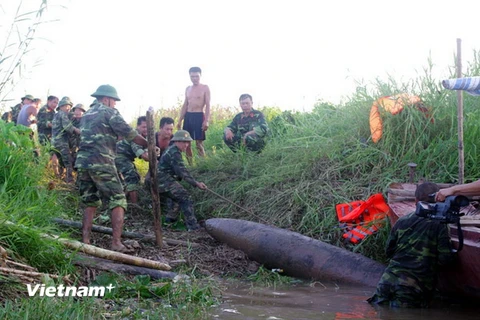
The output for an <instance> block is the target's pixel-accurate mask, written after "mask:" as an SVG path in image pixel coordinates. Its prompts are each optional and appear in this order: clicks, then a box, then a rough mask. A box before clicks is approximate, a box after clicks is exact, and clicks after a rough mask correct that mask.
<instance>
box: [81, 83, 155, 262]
mask: <svg viewBox="0 0 480 320" xmlns="http://www.w3.org/2000/svg"><path fill="white" fill-rule="evenodd" d="M92 97H95V98H96V99H97V103H96V104H94V105H93V106H91V107H90V109H89V110H88V111H87V112H85V114H84V115H83V117H82V120H81V122H80V128H81V136H80V148H79V150H78V155H77V161H76V163H75V167H76V168H77V169H78V179H77V182H78V188H79V191H80V196H81V201H82V203H83V204H84V205H85V206H86V208H85V211H84V213H83V226H82V241H83V242H84V243H86V244H89V243H90V233H91V230H92V223H93V218H94V215H95V212H96V209H97V207H98V206H99V205H100V204H101V199H106V200H108V208H109V209H111V210H112V213H111V220H112V229H113V236H112V247H111V249H112V250H115V251H119V252H124V253H131V252H132V250H131V249H130V248H127V247H126V246H125V245H124V244H123V243H122V242H121V235H122V230H123V216H124V214H125V210H126V209H127V199H126V198H125V194H124V193H123V188H122V184H121V182H120V178H119V177H118V174H117V169H116V167H115V156H116V142H117V138H118V137H119V136H121V137H123V138H125V139H126V140H127V141H134V142H135V143H137V144H139V145H141V146H142V147H145V148H146V147H147V140H145V138H143V137H142V136H140V135H138V134H137V132H136V131H135V130H134V129H132V128H131V127H130V126H129V125H128V124H127V123H126V122H125V120H124V119H123V117H122V115H121V114H120V113H119V112H118V110H117V109H115V105H116V102H117V101H120V98H119V97H118V94H117V90H115V88H114V87H112V86H110V85H101V86H100V87H98V89H97V91H95V92H94V93H93V94H92Z"/></svg>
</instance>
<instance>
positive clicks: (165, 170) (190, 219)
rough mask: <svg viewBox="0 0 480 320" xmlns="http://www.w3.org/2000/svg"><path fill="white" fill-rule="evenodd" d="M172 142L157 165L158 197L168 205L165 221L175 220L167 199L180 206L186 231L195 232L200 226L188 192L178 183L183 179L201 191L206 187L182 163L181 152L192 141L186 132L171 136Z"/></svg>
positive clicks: (171, 204)
mask: <svg viewBox="0 0 480 320" xmlns="http://www.w3.org/2000/svg"><path fill="white" fill-rule="evenodd" d="M172 141H173V142H174V144H173V145H172V146H170V147H169V148H168V149H167V150H166V151H165V153H164V154H163V155H162V157H161V158H160V162H159V164H158V177H157V179H158V189H159V192H160V197H161V199H162V202H163V203H168V204H169V205H168V209H167V215H166V218H167V219H168V220H167V221H169V222H174V221H176V220H177V216H176V213H174V211H173V202H171V201H170V202H167V199H172V200H173V201H174V202H177V203H178V204H179V205H180V209H181V210H182V211H183V216H184V218H185V224H186V226H187V229H188V230H197V229H198V228H200V226H199V225H198V223H197V219H196V217H195V212H194V210H193V201H192V199H191V197H190V194H189V193H188V191H187V190H185V188H184V187H183V186H182V185H181V184H180V183H179V182H178V181H180V180H182V179H183V180H185V182H187V183H188V184H190V185H192V186H194V187H197V188H200V189H202V190H206V189H207V186H206V185H205V184H204V183H203V182H198V181H196V180H195V179H194V178H193V177H192V176H191V175H190V173H189V172H188V170H187V168H186V167H185V164H184V163H183V159H182V152H185V150H186V149H187V147H188V145H189V144H190V142H191V141H192V138H191V137H190V134H189V133H188V131H185V130H178V131H177V132H175V134H174V135H173V138H172Z"/></svg>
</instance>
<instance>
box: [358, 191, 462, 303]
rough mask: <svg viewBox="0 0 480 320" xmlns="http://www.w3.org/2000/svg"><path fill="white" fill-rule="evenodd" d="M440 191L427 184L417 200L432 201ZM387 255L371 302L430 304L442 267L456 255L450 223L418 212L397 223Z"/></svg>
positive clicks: (391, 234) (370, 299) (369, 300)
mask: <svg viewBox="0 0 480 320" xmlns="http://www.w3.org/2000/svg"><path fill="white" fill-rule="evenodd" d="M438 190H439V188H438V186H437V185H436V184H434V183H423V184H421V185H419V186H418V187H417V190H416V192H415V198H416V201H428V199H429V197H428V195H429V194H432V193H435V192H437V191H438ZM386 254H387V257H388V258H389V259H390V262H389V264H388V266H387V268H386V269H385V271H384V273H383V275H382V278H381V279H380V281H379V283H378V285H377V290H376V291H375V294H374V295H373V297H371V298H369V299H368V300H367V301H368V302H370V303H373V304H379V305H390V306H391V307H410V308H416V307H417V308H418V307H427V306H428V305H429V303H430V301H431V299H432V297H433V290H434V289H435V281H436V278H437V270H438V268H439V267H440V266H444V265H447V264H449V263H451V262H452V261H453V260H454V258H455V253H454V251H453V249H452V244H451V241H450V236H449V230H448V226H447V224H445V223H440V222H439V221H437V220H432V219H428V218H423V217H419V216H417V215H416V214H415V212H412V213H410V214H409V215H406V216H404V217H401V218H400V219H398V221H397V222H396V223H395V225H394V226H393V228H392V231H391V233H390V236H389V238H388V240H387V247H386Z"/></svg>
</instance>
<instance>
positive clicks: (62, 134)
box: [2, 94, 86, 183]
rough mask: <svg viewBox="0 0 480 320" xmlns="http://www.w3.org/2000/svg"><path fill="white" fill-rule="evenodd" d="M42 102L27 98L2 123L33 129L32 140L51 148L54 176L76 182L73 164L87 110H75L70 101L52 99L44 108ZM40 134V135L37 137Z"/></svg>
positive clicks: (78, 105)
mask: <svg viewBox="0 0 480 320" xmlns="http://www.w3.org/2000/svg"><path fill="white" fill-rule="evenodd" d="M40 104H41V99H39V98H34V97H33V96H32V95H29V94H27V95H25V96H24V97H22V99H21V102H20V103H19V104H17V105H15V106H14V107H12V108H11V111H9V112H5V113H4V114H3V115H2V119H3V120H4V121H6V122H13V123H15V124H17V125H23V126H26V127H29V128H30V129H32V133H31V137H32V139H34V140H37V138H36V137H38V142H40V143H41V144H42V145H44V146H51V161H52V165H53V169H54V172H55V173H56V175H57V176H62V175H63V171H65V180H66V181H67V182H69V183H70V182H73V164H74V163H75V159H76V154H77V150H78V148H79V143H80V129H79V127H80V120H81V118H82V116H83V113H85V111H86V108H85V107H84V106H83V104H77V105H75V106H73V103H72V102H71V100H70V98H69V97H67V96H65V97H63V98H62V99H61V100H59V99H58V98H57V97H56V96H53V95H51V96H48V98H47V103H46V104H45V105H44V106H42V107H40ZM35 133H36V134H35Z"/></svg>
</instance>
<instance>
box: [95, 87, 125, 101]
mask: <svg viewBox="0 0 480 320" xmlns="http://www.w3.org/2000/svg"><path fill="white" fill-rule="evenodd" d="M91 96H92V97H95V98H98V97H109V98H112V99H113V100H115V101H120V98H119V97H118V94H117V89H115V88H114V87H112V86H111V85H109V84H102V85H101V86H100V87H98V89H97V91H95V92H94V93H92V94H91Z"/></svg>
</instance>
